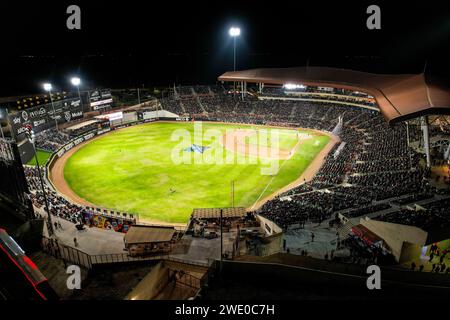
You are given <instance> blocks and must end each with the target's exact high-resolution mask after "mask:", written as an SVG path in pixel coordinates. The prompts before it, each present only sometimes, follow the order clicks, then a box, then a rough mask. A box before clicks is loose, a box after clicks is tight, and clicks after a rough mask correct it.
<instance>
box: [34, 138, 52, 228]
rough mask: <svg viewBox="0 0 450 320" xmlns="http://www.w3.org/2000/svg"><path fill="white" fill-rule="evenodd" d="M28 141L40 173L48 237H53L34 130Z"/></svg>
mask: <svg viewBox="0 0 450 320" xmlns="http://www.w3.org/2000/svg"><path fill="white" fill-rule="evenodd" d="M28 139H29V140H30V142H31V144H32V146H33V151H34V159H35V160H36V167H37V171H38V175H39V181H40V183H41V189H42V196H43V197H44V205H45V211H47V230H48V235H49V236H50V237H51V236H52V235H53V234H54V233H55V232H54V230H53V224H52V214H51V213H50V210H49V208H48V200H47V194H46V193H45V188H44V181H42V174H41V167H40V166H39V160H38V156H37V150H36V145H35V143H34V142H35V137H34V132H33V130H29V131H28Z"/></svg>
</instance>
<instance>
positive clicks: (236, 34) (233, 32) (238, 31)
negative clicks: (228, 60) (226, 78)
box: [228, 27, 241, 94]
mask: <svg viewBox="0 0 450 320" xmlns="http://www.w3.org/2000/svg"><path fill="white" fill-rule="evenodd" d="M228 33H229V34H230V36H231V37H233V71H236V37H239V35H240V34H241V29H239V28H237V27H231V28H230V30H229V31H228ZM233 91H234V94H236V81H233Z"/></svg>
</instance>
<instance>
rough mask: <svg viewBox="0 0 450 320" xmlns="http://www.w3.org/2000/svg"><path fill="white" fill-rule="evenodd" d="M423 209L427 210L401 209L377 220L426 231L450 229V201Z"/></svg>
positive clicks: (429, 205)
mask: <svg viewBox="0 0 450 320" xmlns="http://www.w3.org/2000/svg"><path fill="white" fill-rule="evenodd" d="M422 207H423V208H424V209H425V210H411V209H400V210H398V211H395V212H392V213H389V214H387V215H380V216H379V217H377V218H375V219H376V220H380V221H386V222H392V223H398V224H406V225H410V226H415V227H419V228H421V229H423V230H426V231H435V230H436V229H448V228H450V199H444V200H440V201H433V202H431V203H429V204H425V205H422Z"/></svg>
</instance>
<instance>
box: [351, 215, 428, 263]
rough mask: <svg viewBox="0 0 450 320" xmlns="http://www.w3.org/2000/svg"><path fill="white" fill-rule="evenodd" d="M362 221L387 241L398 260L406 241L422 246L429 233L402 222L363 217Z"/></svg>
mask: <svg viewBox="0 0 450 320" xmlns="http://www.w3.org/2000/svg"><path fill="white" fill-rule="evenodd" d="M360 223H361V224H362V225H363V226H364V227H366V228H367V229H369V230H370V231H372V232H373V233H375V234H376V235H378V236H379V237H380V238H382V239H383V240H384V241H385V244H386V245H387V246H388V247H389V248H390V250H391V253H392V254H393V255H394V257H395V259H396V260H397V261H400V257H401V255H402V248H403V243H404V242H409V243H411V244H415V245H418V246H420V247H422V246H424V245H425V242H426V240H427V236H428V233H427V232H426V231H423V230H422V229H420V228H417V227H412V226H407V225H402V224H396V223H389V222H383V221H375V220H372V219H369V218H361V219H360Z"/></svg>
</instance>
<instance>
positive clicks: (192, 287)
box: [0, 6, 450, 315]
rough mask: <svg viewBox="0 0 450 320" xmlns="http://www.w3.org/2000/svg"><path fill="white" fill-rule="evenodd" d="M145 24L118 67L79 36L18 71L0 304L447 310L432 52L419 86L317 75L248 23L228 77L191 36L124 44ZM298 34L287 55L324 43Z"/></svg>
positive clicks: (0, 141) (1, 189)
mask: <svg viewBox="0 0 450 320" xmlns="http://www.w3.org/2000/svg"><path fill="white" fill-rule="evenodd" d="M371 7H377V6H371ZM250 9H251V12H253V10H255V9H254V8H253V7H250ZM269 9H270V10H269ZM364 9H366V8H364ZM105 10H106V9H105ZM133 10H134V9H133ZM133 10H131V11H133ZM265 10H269V11H271V10H272V7H269V8H265ZM273 10H279V8H273ZM321 10H322V9H321ZM358 10H359V7H358ZM102 12H103V11H102ZM243 12H244V11H243ZM358 12H359V11H358ZM363 12H364V11H363ZM224 14H225V13H224ZM286 14H287V13H286ZM302 14H304V12H303V13H302ZM287 15H289V16H291V13H289V14H287ZM292 15H295V17H293V22H289V21H290V20H289V19H287V18H286V21H284V23H286V26H289V25H290V23H293V24H295V23H296V22H295V21H296V20H295V19H300V16H298V17H297V16H296V15H297V13H296V12H294V13H292ZM308 15H309V13H308ZM87 16H88V15H87ZM250 16H251V15H249V17H250ZM255 16H257V15H255ZM269 16H272V12H270V15H269ZM91 17H92V16H91ZM120 17H121V16H120ZM283 17H284V16H283ZM188 18H189V19H191V17H188ZM294 18H295V19H294ZM304 18H305V19H306V17H304ZM91 19H92V18H91ZM130 19H131V18H130ZM185 19H187V18H186V17H185ZM205 19H206V18H205ZM255 19H256V20H255V21H257V20H258V19H259V18H258V19H257V18H255ZM315 19H316V18H314V20H315ZM25 20H26V19H24V20H23V21H25ZM119 20H120V19H119V17H117V21H119ZM141 20H142V21H144V22H145V26H144V27H145V28H143V30H144V29H145V35H141V34H140V33H139V34H136V35H129V37H130V38H126V36H125V35H124V36H123V37H122V36H120V37H119V36H118V35H119V34H121V32H122V30H121V31H120V32H119V31H118V32H111V34H114V41H113V42H114V50H116V49H117V50H118V51H120V50H124V51H123V52H125V53H122V51H120V53H117V52H112V51H114V50H112V49H111V50H112V51H111V52H110V53H109V51H108V50H104V51H102V50H99V51H98V52H100V53H98V52H97V51H96V50H95V48H96V47H95V46H94V45H93V46H92V48H93V49H91V48H87V47H88V46H87V45H86V43H89V42H88V40H89V39H88V40H86V43H84V41H85V39H84V37H83V36H82V37H80V39H82V41H81V42H80V43H81V45H80V47H81V49H80V48H76V47H77V46H75V45H74V46H73V47H74V48H73V49H70V50H74V53H73V56H71V55H70V54H67V52H66V51H68V49H67V48H66V46H64V48H63V49H64V50H63V53H62V54H60V55H52V54H48V53H47V51H45V50H47V47H46V48H45V50H44V51H43V52H44V53H42V54H38V55H36V56H34V55H31V54H30V55H28V53H27V54H23V55H22V54H21V55H18V56H17V57H16V58H15V59H16V60H14V61H13V62H14V63H15V65H21V68H22V69H20V70H25V71H24V74H23V76H22V74H20V72H16V70H14V74H15V76H17V75H16V73H17V74H20V78H21V79H19V80H20V81H19V82H20V85H21V84H22V82H23V84H24V88H25V86H26V88H27V89H22V88H20V90H15V89H14V88H12V86H11V88H7V89H8V91H5V92H9V91H11V92H13V93H11V94H9V95H5V96H4V97H0V300H32V301H42V300H84V301H86V300H94V301H96V300H126V301H130V302H129V304H127V305H126V307H124V309H127V310H128V309H132V308H133V302H131V301H132V300H147V301H148V300H177V301H180V300H182V301H188V300H189V303H190V302H191V301H190V300H194V302H193V304H192V305H194V304H195V303H204V304H205V305H207V304H208V303H211V301H221V300H229V301H241V300H249V301H258V300H264V301H266V300H317V299H318V300H327V301H328V300H339V301H343V303H342V305H341V306H339V308H342V309H340V311H341V312H348V314H349V315H350V314H351V315H353V314H357V313H355V312H354V310H353V304H349V303H348V301H349V300H357V301H362V300H370V299H375V301H377V302H378V301H382V300H401V299H404V300H412V299H417V298H428V299H432V301H433V302H434V301H440V300H439V299H447V298H448V297H449V296H450V85H449V84H448V81H442V80H440V79H438V77H434V76H433V77H432V76H431V74H432V71H433V63H436V62H434V61H436V58H435V57H431V58H430V61H431V62H430V66H431V67H430V66H428V65H427V64H428V63H429V62H428V60H427V61H425V65H424V67H423V72H409V73H407V72H397V71H399V70H403V69H401V68H400V67H398V68H397V66H396V68H391V69H389V70H390V71H389V72H384V71H383V72H382V70H388V68H387V67H386V69H383V68H382V67H381V66H380V64H382V63H381V62H379V61H382V60H381V58H379V57H378V56H376V55H375V54H373V55H372V51H370V52H369V54H368V55H369V57H368V58H367V57H366V58H367V61H369V62H370V66H371V69H370V70H369V68H359V67H358V66H359V63H361V65H362V64H363V63H362V62H361V61H362V60H363V58H361V57H360V56H357V55H356V56H352V57H348V56H345V59H343V60H346V59H348V61H351V63H350V62H349V63H347V64H343V65H345V68H341V67H339V66H338V63H336V64H331V63H330V64H327V63H323V64H319V63H314V65H312V64H311V63H310V57H309V56H308V57H307V58H306V59H305V61H300V59H299V58H298V57H297V53H298V52H297V51H296V52H294V51H293V52H294V53H290V51H289V50H290V49H289V47H288V46H286V47H283V46H282V45H281V42H276V43H275V42H274V43H273V44H271V43H270V41H275V40H276V39H275V40H273V35H272V34H271V32H273V30H272V29H270V28H269V27H268V26H263V25H262V23H257V22H254V28H256V26H258V27H261V29H262V30H265V32H264V33H263V32H261V34H264V37H262V36H261V35H259V38H258V39H255V40H254V42H252V41H253V39H249V37H248V36H247V38H245V37H246V34H245V32H248V33H250V32H249V30H252V29H251V28H249V29H247V30H245V29H244V28H242V30H243V34H242V35H241V29H240V27H238V25H239V24H238V23H236V24H230V26H231V28H229V30H228V32H226V39H227V40H226V41H227V42H226V48H227V49H226V50H227V52H228V51H229V52H231V50H229V49H230V48H233V51H232V52H233V55H232V57H233V67H231V66H230V65H231V63H230V61H228V64H224V63H223V64H222V65H220V66H219V64H220V63H219V61H222V60H225V58H223V59H222V60H220V56H221V55H222V56H224V55H225V54H224V52H222V51H225V49H224V48H225V45H223V48H222V47H220V48H219V49H217V48H216V49H215V50H216V51H215V52H216V53H217V55H214V56H213V55H212V54H211V53H210V52H211V51H209V49H208V48H209V47H208V46H206V45H205V47H203V42H202V41H200V40H201V38H200V36H198V35H195V37H194V35H192V36H193V37H194V38H195V39H196V40H195V41H193V43H188V42H189V41H187V40H186V37H181V36H180V34H182V35H183V34H185V33H183V32H186V31H185V30H181V29H183V28H179V26H180V25H183V24H182V23H179V24H176V26H177V29H180V30H177V31H176V32H175V31H174V32H171V33H167V34H166V33H164V32H163V31H161V30H162V29H164V28H163V26H164V25H161V27H160V26H159V25H158V26H157V27H158V28H155V30H156V31H155V32H154V34H153V35H152V37H153V38H152V40H151V41H152V43H158V48H157V49H152V50H153V51H152V50H148V51H147V50H142V51H139V50H137V49H136V51H133V50H134V49H133V50H131V49H128V48H127V49H124V47H126V46H125V45H124V44H125V43H126V44H129V43H131V42H132V41H131V40H130V39H134V38H133V37H134V36H136V37H137V41H136V43H137V45H136V46H137V47H139V48H140V45H141V44H142V43H144V42H146V41H147V40H148V39H149V37H150V36H149V34H148V33H147V32H148V30H150V29H151V28H147V23H148V24H154V23H155V21H156V18H155V21H148V20H151V19H149V18H148V17H147V16H145V17H143V19H137V18H135V17H133V19H132V25H133V26H137V25H140V23H141ZM211 20H212V18H211ZM322 20H323V21H325V20H326V19H325V18H323V19H322ZM124 21H126V19H125V18H124ZM171 21H172V20H171ZM174 21H175V19H174ZM183 21H184V20H183ZM258 21H260V20H258ZM436 21H437V20H436ZM25 22H26V21H25ZM144 22H142V23H144ZM313 22H314V21H312V22H311V23H313ZM447 22H448V20H447ZM90 23H91V24H90V26H86V29H88V28H91V26H92V25H95V24H94V23H93V22H92V20H90ZM97 23H98V22H97ZM134 23H135V24H134ZM192 23H193V24H192V25H195V23H200V22H195V23H194V22H192ZM208 23H211V24H212V22H211V21H210V22H208ZM216 23H217V21H214V24H216ZM264 23H267V21H264ZM124 24H125V23H124ZM248 24H249V25H250V24H251V23H250V22H248ZM267 24H270V25H271V26H270V27H271V28H272V27H273V26H275V25H277V24H275V23H274V22H272V21H270V23H267ZM280 25H282V24H281V22H280ZM367 25H369V22H368V23H367ZM447 26H448V25H447ZM172 27H173V26H172ZM83 28H84V25H83ZM102 28H104V27H103V24H102ZM146 28H147V29H146ZM267 28H269V29H270V30H269V29H267ZM327 28H328V27H327ZM336 28H337V27H336ZM352 28H353V27H352ZM367 28H368V27H366V25H364V32H362V33H361V34H359V37H360V40H365V39H369V38H370V37H369V36H367V32H372V31H374V30H372V29H370V28H369V29H367ZM374 28H375V27H374ZM138 29H139V28H138ZM160 29H161V30H160ZM313 29H314V28H312V27H311V28H310V29H308V30H313ZM328 29H329V28H328ZM328 29H327V30H328ZM349 29H351V28H349ZM366 29H367V30H366ZM89 30H91V29H89ZM101 30H103V29H101ZM254 30H255V29H253V31H254ZM268 30H269V31H268ZM294 30H298V29H294ZM339 30H340V29H339ZM442 30H444V29H442ZM449 30H450V29H449ZM72 31H73V30H71V31H70V32H72ZM377 31H380V33H379V34H381V35H385V33H382V31H381V30H379V29H376V31H375V32H377ZM447 31H448V30H447ZM65 32H68V31H67V30H65V29H64V33H62V34H63V35H64V37H65V36H66V33H65ZM133 32H134V31H133ZM177 32H179V34H178V33H177ZM205 32H206V31H205ZM208 32H209V31H208ZM310 32H313V31H310ZM314 32H315V31H314ZM314 32H313V33H314ZM327 32H328V31H327ZM339 32H340V33H341V34H340V35H339V37H341V38H339V37H337V38H339V39H338V40H339V41H338V43H339V46H342V42H349V44H348V45H349V46H350V45H351V43H350V42H352V43H353V41H355V43H356V40H355V39H351V37H350V36H348V37H347V32H349V31H348V30H347V29H345V30H344V31H342V30H341V31H339ZM442 32H444V31H442ZM130 34H132V32H130ZM211 34H212V32H211ZM408 34H409V33H408ZM92 35H96V36H95V37H92V38H95V41H94V40H89V41H94V42H95V43H94V44H98V41H99V39H100V41H103V40H101V39H108V37H109V36H108V35H107V34H106V33H105V32H98V30H97V31H90V33H89V36H92ZM298 35H299V34H298V33H289V36H286V38H282V39H285V41H283V45H284V44H289V46H292V47H296V46H301V48H300V49H299V50H300V51H302V52H303V51H304V50H306V49H305V48H306V47H307V46H309V47H314V46H315V45H316V42H315V41H316V36H317V35H316V34H314V36H313V37H311V38H309V37H310V35H308V34H306V32H305V35H302V37H303V36H304V37H308V38H301V39H300V37H298ZM330 35H331V36H330ZM332 35H333V34H331V33H330V34H320V41H318V40H317V41H318V42H317V43H319V42H320V43H321V42H322V41H323V42H326V43H325V45H324V48H325V49H324V51H323V52H326V55H332V54H331V53H330V52H331V51H330V50H331V49H333V50H334V49H335V48H334V46H331V45H330V43H333V44H334V39H333V36H332ZM127 37H128V36H127ZM172 37H173V38H172ZM180 37H181V38H183V39H181V40H180ZM240 37H241V38H240ZM280 37H281V36H280ZM377 37H378V36H376V37H375V38H377ZM436 37H437V35H436ZM68 38H70V37H68ZM266 38H267V39H272V40H267V41H266V42H265V39H266ZM394 38H395V39H396V41H397V38H396V37H392V39H394ZM77 39H78V38H77ZM220 39H222V38H220ZM304 39H308V40H304ZM370 39H372V40H373V39H374V38H370ZM380 39H384V40H383V41H385V38H381V37H380ZM392 39H391V40H392ZM436 39H437V38H436ZM197 40H198V41H197ZM216 40H217V39H215V41H216ZM297 40H298V41H299V43H297V42H296V41H297ZM350 40H351V41H350ZM375 40H376V39H375ZM403 40H404V39H403ZM429 40H430V42H431V41H434V40H433V39H431V38H430V39H429ZM447 40H448V39H447ZM52 41H53V39H52ZM77 41H79V39H78V40H77ZM183 41H186V42H183ZM217 41H218V40H217ZM220 41H221V40H220ZM280 41H281V40H280ZM435 41H437V40H435ZM205 42H206V41H205ZM369 42H370V41H369ZM73 43H75V41H74V42H73ZM168 43H169V44H168ZM208 43H209V42H208ZM211 43H216V42H214V41H211ZM374 43H375V42H374ZM399 43H400V42H399ZM321 44H323V43H321ZM46 45H49V46H50V45H51V44H47V43H46ZM172 45H173V47H172ZM317 45H318V44H317ZM396 45H397V44H396ZM398 45H399V46H400V45H403V43H400V44H398ZM414 45H416V43H415V44H414ZM85 46H86V47H85ZM130 46H131V45H130ZM237 46H238V49H240V48H242V50H243V52H245V53H246V54H245V55H244V54H242V61H243V62H241V61H240V60H239V63H240V65H237V66H236V47H237ZM180 47H183V50H184V47H186V48H187V49H186V51H182V50H181V51H179V50H178V49H179V48H180ZM375 47H376V45H375V44H373V43H372V42H370V48H371V50H375V49H377V48H375ZM155 48H156V46H155ZM189 48H191V49H192V50H191V49H189ZM265 48H269V49H270V50H269V49H267V52H266V49H265ZM280 48H283V49H280ZM374 48H375V49H374ZM383 48H384V47H383ZM396 48H397V47H396ZM26 49H27V50H28V47H27V48H26ZM119 49H120V50H119ZM188 49H189V50H188ZM358 49H359V47H358ZM30 50H31V49H30ZM77 50H81V52H82V53H80V55H79V57H78V55H77V53H76V52H78V51H77ZM128 50H129V51H128ZM158 50H161V52H159V51H158ZM245 50H246V51H245ZM283 50H285V51H286V52H288V53H280V52H281V51H283ZM377 50H378V49H377ZM386 50H387V49H386ZM389 50H390V49H389ZM392 50H393V49H392ZM396 50H400V49H398V48H397V49H396ZM31 51H32V50H31ZM91 51H92V52H91ZM23 52H25V53H26V52H28V51H26V50H24V51H23ZM49 52H51V50H50V49H49ZM106 52H108V54H107V53H106ZM238 52H239V51H238ZM283 52H284V51H283ZM377 52H378V51H377ZM399 52H400V51H399ZM219 53H220V54H219ZM71 54H72V53H71ZM333 54H334V53H333ZM408 54H409V53H408ZM411 55H412V53H411ZM124 56H126V58H124ZM205 57H206V58H205ZM229 57H231V55H230V56H229ZM229 57H228V56H227V58H229ZM283 57H287V58H286V61H285V60H284V58H283ZM78 58H79V59H80V60H79V61H78V60H77V59H78ZM238 58H239V53H238ZM366 58H364V59H366ZM391 58H392V56H389V59H391ZM394 58H395V57H394ZM394 58H392V59H394ZM71 59H74V61H78V62H76V63H75V64H77V66H76V68H72V67H73V64H72V63H71V62H70V61H71ZM121 59H124V60H121ZM289 59H291V60H289ZM315 59H316V58H315ZM321 59H322V58H321ZM417 59H419V58H417ZM433 59H434V60H433ZM12 60H13V59H12ZM150 60H152V61H150ZM153 60H154V61H153ZM194 60H195V61H194ZM197 60H198V61H197ZM343 60H339V61H343ZM446 60H448V59H447V58H446ZM17 61H19V62H17ZM49 61H50V62H49ZM121 61H122V62H123V61H128V62H127V63H123V65H121ZM130 61H131V62H130ZM180 61H181V62H180ZM199 61H200V62H199ZM261 61H263V62H261ZM264 61H265V62H264ZM291 61H294V63H296V64H290V63H291ZM297 61H298V63H297ZM317 61H319V58H317ZM323 61H325V60H323ZM336 61H338V60H336ZM377 61H378V62H377ZM383 61H384V60H383ZM0 62H1V59H0ZM13 62H11V63H13ZM166 62H167V63H166ZM222 62H223V61H222ZM334 62H335V61H334ZM103 63H104V64H103ZM190 63H192V66H190V65H189V64H190ZM377 63H378V64H377ZM199 64H200V65H203V68H204V69H207V71H208V74H213V75H212V76H209V77H208V76H207V75H203V73H202V72H203V69H200V68H199V69H198V70H194V69H197V67H198V65H199ZM149 65H151V66H153V67H152V68H153V69H152V70H150V72H149V71H148V69H146V68H147V67H148V66H149ZM180 65H182V66H181V67H180ZM418 65H419V64H418ZM435 65H436V64H435ZM39 66H41V67H42V68H43V69H46V73H43V75H40V74H39V75H37V72H36V70H38V67H39ZM105 66H107V67H105ZM224 66H226V67H224ZM244 66H245V67H244ZM188 67H189V68H188ZM372 67H373V68H372ZM420 67H421V68H422V62H420ZM34 68H36V69H34ZM66 68H67V69H66ZM121 68H123V69H124V70H126V72H125V75H124V74H119V73H117V74H113V73H114V72H113V71H114V70H120V69H121ZM427 68H428V69H427ZM47 69H48V70H51V71H48V70H47ZM69 69H70V70H71V72H70V73H69V72H66V71H67V70H69ZM172 69H176V70H175V71H173V70H172ZM405 69H406V68H405ZM75 70H76V71H75ZM153 70H155V74H152V72H153ZM373 70H376V71H379V72H377V73H374V72H372V71H373ZM408 70H413V69H408ZM414 70H415V71H417V70H418V69H414ZM430 70H431V71H430ZM156 71H158V72H160V73H159V74H157V73H156ZM216 71H217V72H216ZM369 71H370V72H369ZM35 73H36V74H35ZM30 74H33V77H31V76H30ZM41 76H42V77H43V76H47V78H46V80H45V81H41V80H42V79H41V78H40V77H41ZM166 76H167V77H168V78H164V77H166ZM447 76H448V74H447ZM151 77H161V80H159V79H157V80H154V79H153V78H151ZM22 78H23V79H22ZM11 79H15V78H13V77H11ZM150 79H152V80H150ZM167 79H170V81H169V80H167ZM192 79H193V80H192ZM447 80H448V79H447ZM31 82H32V85H30V83H31ZM37 83H39V89H36V88H35V87H37V85H36V84H37ZM157 83H160V84H161V83H165V84H164V85H158V84H157ZM28 88H31V89H28ZM33 88H34V89H33ZM1 90H4V88H2V87H1V86H0V91H1ZM31 90H35V92H34V93H33V91H31ZM2 92H3V91H2ZM16 92H17V94H16ZM26 92H31V94H28V93H26ZM402 305H403V304H402ZM177 306H178V307H179V306H180V305H177ZM182 306H183V310H182V311H180V312H184V314H185V315H186V314H187V313H186V311H185V309H184V308H185V307H187V308H188V307H189V306H190V305H189V304H188V303H186V305H185V304H184V303H183V304H182ZM293 306H294V307H295V306H296V304H293ZM383 306H384V305H383ZM102 309H103V308H102ZM149 309H150V308H149ZM330 309H333V308H331V307H330ZM80 310H81V309H80ZM80 310H77V312H79V311H80ZM107 310H108V311H109V310H113V312H114V310H115V309H107ZM82 311H83V312H84V309H82ZM319 311H320V310H319ZM151 312H153V309H152V310H151ZM152 315H153V314H152Z"/></svg>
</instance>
